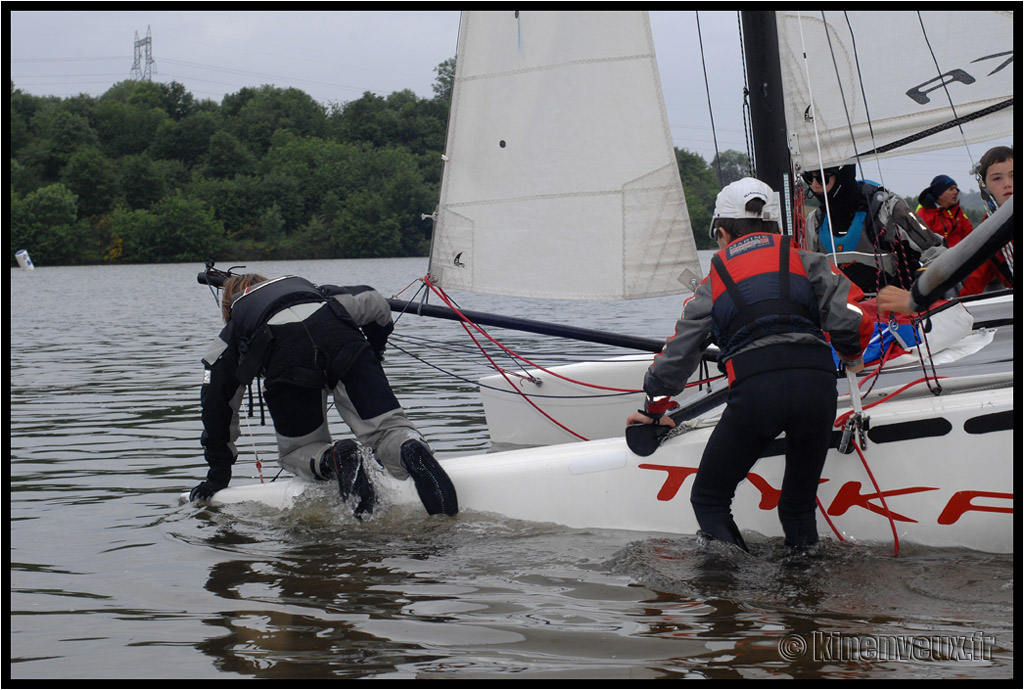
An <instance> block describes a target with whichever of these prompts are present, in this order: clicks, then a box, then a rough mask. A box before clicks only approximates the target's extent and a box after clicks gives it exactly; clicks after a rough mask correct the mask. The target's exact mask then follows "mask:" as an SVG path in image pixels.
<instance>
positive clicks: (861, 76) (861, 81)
mask: <svg viewBox="0 0 1024 690" xmlns="http://www.w3.org/2000/svg"><path fill="white" fill-rule="evenodd" d="M823 14H824V13H823ZM843 16H844V17H845V18H846V28H847V29H849V30H850V41H852V43H853V62H854V64H855V65H856V66H857V82H858V83H859V84H860V97H861V98H862V99H864V118H865V120H866V121H867V125H868V134H869V135H870V136H871V145H872V146H875V128H874V125H873V124H872V123H871V112H870V111H869V109H868V95H867V92H866V91H865V90H864V74H863V73H862V72H861V69H860V55H859V54H858V52H857V36H856V34H854V33H853V25H852V24H851V23H850V13H849V12H843ZM829 46H830V47H831V42H830V43H829ZM832 60H833V62H834V61H835V54H833V56H832ZM846 117H847V119H849V117H850V115H849V113H847V115H846ZM850 136H851V137H852V136H853V127H852V125H851V128H850ZM853 146H854V148H853V150H854V155H856V156H857V159H858V161H859V160H860V156H859V155H858V154H857V143H856V141H854V144H853ZM875 165H876V166H877V167H878V182H879V184H881V185H882V186H883V187H884V186H885V179H884V178H883V176H882V164H881V161H880V159H879V158H878V157H877V156H876V157H875ZM861 167H862V168H863V164H862V165H861Z"/></svg>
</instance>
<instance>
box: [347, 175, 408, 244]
mask: <svg viewBox="0 0 1024 690" xmlns="http://www.w3.org/2000/svg"><path fill="white" fill-rule="evenodd" d="M336 228H337V233H336V236H337V238H338V249H339V251H340V253H341V256H342V257H343V258H346V259H370V258H378V257H387V256H398V252H399V250H400V249H401V246H402V237H401V230H400V228H401V224H400V223H399V222H398V219H397V218H396V217H395V214H394V212H393V211H391V210H390V209H389V208H388V206H387V204H386V203H385V201H384V199H383V198H382V197H381V195H380V194H377V193H376V192H372V191H369V190H361V191H358V192H356V193H354V194H352V195H351V196H349V197H348V198H347V199H345V207H344V208H343V209H342V211H341V213H340V214H339V216H338V221H337V225H336Z"/></svg>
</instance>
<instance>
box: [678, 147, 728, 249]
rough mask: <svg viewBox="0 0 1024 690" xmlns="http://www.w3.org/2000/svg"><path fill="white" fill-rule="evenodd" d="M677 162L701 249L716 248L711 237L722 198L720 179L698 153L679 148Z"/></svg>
mask: <svg viewBox="0 0 1024 690" xmlns="http://www.w3.org/2000/svg"><path fill="white" fill-rule="evenodd" d="M676 163H677V164H678V165H679V177H680V179H681V180H682V182H683V193H684V194H685V195H686V207H687V210H688V211H689V214H690V226H691V227H692V229H693V238H694V241H695V242H696V244H697V248H698V249H715V248H717V245H716V244H715V243H714V242H713V241H712V240H711V238H710V237H709V236H708V228H710V227H711V215H712V213H714V210H715V197H717V196H718V191H719V187H718V180H717V178H716V177H715V173H714V171H712V170H711V168H710V167H708V164H707V162H705V160H704V159H703V158H701V157H700V156H699V155H698V154H696V153H693V152H691V151H686V150H681V149H676Z"/></svg>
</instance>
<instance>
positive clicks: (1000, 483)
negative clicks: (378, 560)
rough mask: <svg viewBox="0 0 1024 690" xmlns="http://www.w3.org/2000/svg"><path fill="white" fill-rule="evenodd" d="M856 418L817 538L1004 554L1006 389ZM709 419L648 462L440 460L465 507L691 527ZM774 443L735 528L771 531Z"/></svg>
mask: <svg viewBox="0 0 1024 690" xmlns="http://www.w3.org/2000/svg"><path fill="white" fill-rule="evenodd" d="M867 414H868V416H869V417H870V431H869V436H868V443H867V447H866V448H865V449H864V451H863V454H864V461H863V462H862V460H861V458H860V457H859V456H858V454H857V453H853V454H849V455H843V454H840V453H839V452H838V451H836V450H832V451H830V453H829V456H828V460H827V462H826V465H825V470H824V473H823V476H822V480H821V484H820V486H819V490H818V498H819V501H820V505H821V508H822V510H823V514H822V513H821V512H819V517H818V528H819V531H820V532H821V534H822V535H823V537H825V538H828V537H829V536H830V535H831V537H832V538H833V539H835V538H842V539H843V540H850V541H856V542H863V543H892V542H893V541H894V539H898V540H899V541H900V543H916V544H923V545H929V546H938V547H959V548H970V549H977V550H980V551H986V552H998V553H1010V552H1012V551H1013V502H1014V494H1013V469H1012V468H1013V464H1012V458H1011V457H1010V454H1011V453H1012V444H1013V389H1012V387H1004V388H1000V389H997V390H981V391H974V392H956V393H953V394H949V395H941V396H935V397H926V398H920V397H917V398H912V399H909V400H906V401H902V402H901V401H899V400H898V399H897V400H894V401H891V402H887V403H886V404H885V405H884V406H879V407H878V408H875V409H873V410H868V411H867ZM711 429H712V426H711V424H705V425H704V426H703V428H696V429H693V430H691V431H687V432H685V433H682V434H679V435H676V436H673V437H670V438H669V439H668V440H666V441H665V443H664V444H663V445H662V447H661V448H659V450H658V451H657V452H655V453H654V454H653V455H651V456H650V457H646V458H643V457H639V456H637V455H634V454H633V453H632V452H630V451H629V449H628V448H627V447H626V445H625V442H624V441H623V440H622V439H621V438H615V439H605V440H599V441H590V442H580V443H569V444H562V445H559V446H547V447H538V448H529V449H520V450H513V451H505V452H499V453H490V454H484V455H472V456H460V457H451V458H447V459H443V460H442V463H443V465H444V467H445V469H446V470H447V471H448V473H449V475H450V476H451V478H452V481H453V482H454V483H455V486H456V489H457V490H458V494H459V503H460V506H461V508H462V509H463V510H473V511H486V512H490V513H497V514H500V515H504V516H507V517H509V518H515V519H521V520H531V521H540V522H552V523H557V524H562V525H566V526H568V527H572V528H607V529H626V530H637V531H643V532H667V533H680V534H694V533H696V530H697V524H696V521H695V519H694V515H693V510H692V508H691V506H690V503H689V491H690V486H691V485H692V481H693V475H694V474H695V473H696V471H697V467H698V465H699V463H700V458H701V455H702V453H703V451H704V446H705V444H706V442H707V439H708V436H709V435H710V433H711ZM779 452H781V451H780V450H779V449H772V450H770V451H769V453H768V454H767V455H766V456H765V457H763V458H762V459H761V460H760V461H759V462H758V463H757V464H756V465H755V466H754V469H753V471H752V472H751V473H750V474H749V475H748V477H747V480H746V481H744V482H742V483H741V484H740V486H739V487H738V489H737V492H736V497H735V500H734V502H733V513H734V515H735V518H736V522H737V523H738V524H739V526H740V528H741V529H743V530H744V531H748V532H756V533H759V534H762V535H765V536H767V537H778V536H782V531H781V527H780V525H779V521H778V518H777V516H776V514H775V509H776V505H777V500H778V492H779V488H780V486H781V480H782V471H783V467H784V458H783V457H782V455H780V454H778V453H779ZM869 470H870V473H869ZM872 476H873V477H874V480H872ZM310 486H312V484H309V483H306V482H303V481H300V480H290V481H284V482H276V483H274V484H262V485H251V486H239V487H229V488H228V489H225V490H223V491H221V492H219V493H218V494H217V495H216V496H214V499H213V502H214V503H224V504H226V503H235V502H240V501H247V500H253V501H258V502H261V503H266V504H268V505H271V506H274V507H276V508H286V507H288V506H290V505H291V504H292V503H293V502H294V500H295V499H296V497H297V496H298V495H300V494H301V493H302V492H303V491H304V490H306V489H307V488H308V487H310ZM383 491H386V492H387V493H388V501H389V502H390V503H392V504H406V503H408V504H417V503H418V499H417V498H416V494H415V491H414V490H413V488H412V485H411V482H397V481H395V480H393V479H387V480H386V481H385V482H384V487H383ZM886 508H888V511H889V512H887V510H886ZM890 514H891V517H890ZM826 518H827V519H826ZM830 523H831V524H830ZM894 533H895V536H894Z"/></svg>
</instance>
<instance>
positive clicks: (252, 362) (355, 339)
mask: <svg viewBox="0 0 1024 690" xmlns="http://www.w3.org/2000/svg"><path fill="white" fill-rule="evenodd" d="M317 302H320V303H326V305H327V306H326V307H325V308H328V309H330V311H331V312H332V313H333V314H334V316H335V317H336V318H337V319H338V320H339V321H341V322H343V323H344V324H345V325H346V326H348V327H347V328H343V329H340V330H338V331H337V332H336V333H335V334H334V337H333V339H334V342H333V343H332V344H331V346H330V347H329V348H326V349H327V350H330V351H331V352H332V355H331V357H330V360H329V361H322V362H321V361H318V362H317V367H316V368H315V369H313V368H310V367H308V366H306V367H303V366H298V365H291V364H288V363H287V362H285V363H284V364H283V366H282V365H281V364H280V363H279V365H278V366H276V367H273V368H275V369H281V370H282V371H276V372H275V371H270V372H267V374H266V375H267V377H268V382H269V381H270V380H271V378H273V379H274V380H281V381H287V382H289V383H292V384H295V385H299V386H304V387H308V388H319V387H322V386H323V385H325V384H330V387H333V386H334V381H333V380H332V378H333V376H332V375H329V374H328V369H330V370H331V371H333V372H335V376H340V375H342V374H344V373H345V372H346V371H347V370H348V368H349V367H350V366H351V365H352V362H353V361H355V358H356V356H357V355H358V354H359V352H361V351H362V350H363V349H365V348H368V347H369V344H368V343H367V342H366V339H365V338H364V337H363V335H362V333H361V332H360V330H359V328H358V327H357V326H356V324H355V322H354V321H353V320H352V317H351V315H349V313H348V312H347V311H346V310H345V308H344V307H343V306H341V304H339V303H338V301H337V300H335V299H332V298H331V297H330V296H329V294H327V293H326V292H325V291H324V290H322V289H321V288H319V287H317V286H316V285H315V284H314V283H311V282H310V281H308V280H306V279H305V278H299V277H296V276H285V277H283V278H275V279H273V280H267V281H264V282H262V283H257V284H256V285H254V286H252V287H251V288H249V289H248V290H246V291H245V292H243V293H242V294H240V295H238V296H237V297H235V299H234V301H232V303H231V320H230V322H229V324H228V325H229V327H230V328H231V329H232V337H233V338H234V341H235V343H236V345H237V347H238V353H239V361H238V368H237V369H236V371H235V378H236V379H237V380H238V381H239V382H241V383H243V384H245V383H248V382H249V381H252V379H253V378H254V377H255V376H256V375H257V374H259V373H260V372H261V371H263V370H264V368H265V366H267V362H266V357H267V351H268V348H269V346H270V343H271V341H272V340H273V339H274V330H273V329H274V328H275V327H274V326H270V325H268V324H267V322H268V321H269V320H270V319H271V317H273V316H274V315H275V314H277V313H278V312H280V311H282V310H283V309H287V308H288V307H293V306H295V305H298V304H307V303H317ZM311 345H313V346H316V345H317V343H311ZM275 361H276V360H275Z"/></svg>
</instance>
